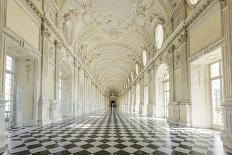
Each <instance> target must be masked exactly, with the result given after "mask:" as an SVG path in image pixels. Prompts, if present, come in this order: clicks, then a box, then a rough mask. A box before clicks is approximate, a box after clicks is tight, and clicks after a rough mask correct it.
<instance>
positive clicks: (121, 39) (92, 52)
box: [61, 0, 172, 94]
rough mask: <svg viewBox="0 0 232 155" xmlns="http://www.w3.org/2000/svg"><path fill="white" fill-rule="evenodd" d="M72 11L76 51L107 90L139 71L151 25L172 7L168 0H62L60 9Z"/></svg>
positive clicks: (151, 35) (116, 88)
mask: <svg viewBox="0 0 232 155" xmlns="http://www.w3.org/2000/svg"><path fill="white" fill-rule="evenodd" d="M72 11H76V12H78V13H79V15H78V19H77V21H76V22H75V24H76V25H75V29H76V34H75V48H76V49H75V51H77V52H76V53H77V54H78V55H79V56H80V55H81V56H82V59H83V60H82V61H83V62H84V64H85V65H86V68H87V69H88V70H89V72H90V74H91V75H92V76H93V78H95V79H96V81H97V82H98V84H99V85H100V86H101V89H102V90H103V91H107V92H108V93H109V92H110V91H112V90H114V91H121V90H122V89H123V88H124V87H125V83H128V77H132V76H131V73H136V74H137V75H138V74H139V73H138V72H139V70H138V66H141V65H142V64H143V56H141V51H143V50H144V47H146V48H147V49H149V48H151V47H150V46H153V45H154V43H153V42H154V40H155V35H154V27H155V25H156V24H157V23H158V22H159V21H161V20H162V23H163V24H164V23H165V21H167V19H168V17H169V16H171V13H172V8H171V3H170V0H65V1H63V3H62V7H61V13H62V14H63V15H65V14H67V13H70V12H72ZM146 59H147V58H146ZM146 61H147V60H146ZM135 64H137V65H136V66H137V67H135ZM107 92H106V94H107Z"/></svg>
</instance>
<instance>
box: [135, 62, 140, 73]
mask: <svg viewBox="0 0 232 155" xmlns="http://www.w3.org/2000/svg"><path fill="white" fill-rule="evenodd" d="M135 71H136V75H139V65H138V64H137V63H136V64H135Z"/></svg>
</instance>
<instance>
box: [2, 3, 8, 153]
mask: <svg viewBox="0 0 232 155" xmlns="http://www.w3.org/2000/svg"><path fill="white" fill-rule="evenodd" d="M5 22H6V0H1V1H0V141H1V142H0V154H1V153H2V152H3V151H4V150H5V149H6V148H7V145H8V144H7V132H6V130H5V115H4V114H5V100H4V86H3V83H4V70H5V69H4V66H5V65H4V59H5V53H6V50H5V45H6V44H5V35H4V33H3V27H4V26H5Z"/></svg>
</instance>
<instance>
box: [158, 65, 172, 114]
mask: <svg viewBox="0 0 232 155" xmlns="http://www.w3.org/2000/svg"><path fill="white" fill-rule="evenodd" d="M169 87H170V83H169V71H168V66H167V65H166V64H161V65H160V66H159V68H158V70H157V73H156V103H157V104H156V117H166V118H168V117H169V113H168V104H169V94H170V92H169V90H170V89H169Z"/></svg>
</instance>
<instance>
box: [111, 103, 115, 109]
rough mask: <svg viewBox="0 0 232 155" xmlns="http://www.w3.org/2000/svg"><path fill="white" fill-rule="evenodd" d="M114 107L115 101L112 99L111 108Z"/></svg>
mask: <svg viewBox="0 0 232 155" xmlns="http://www.w3.org/2000/svg"><path fill="white" fill-rule="evenodd" d="M114 108H115V102H114V101H111V110H114Z"/></svg>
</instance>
